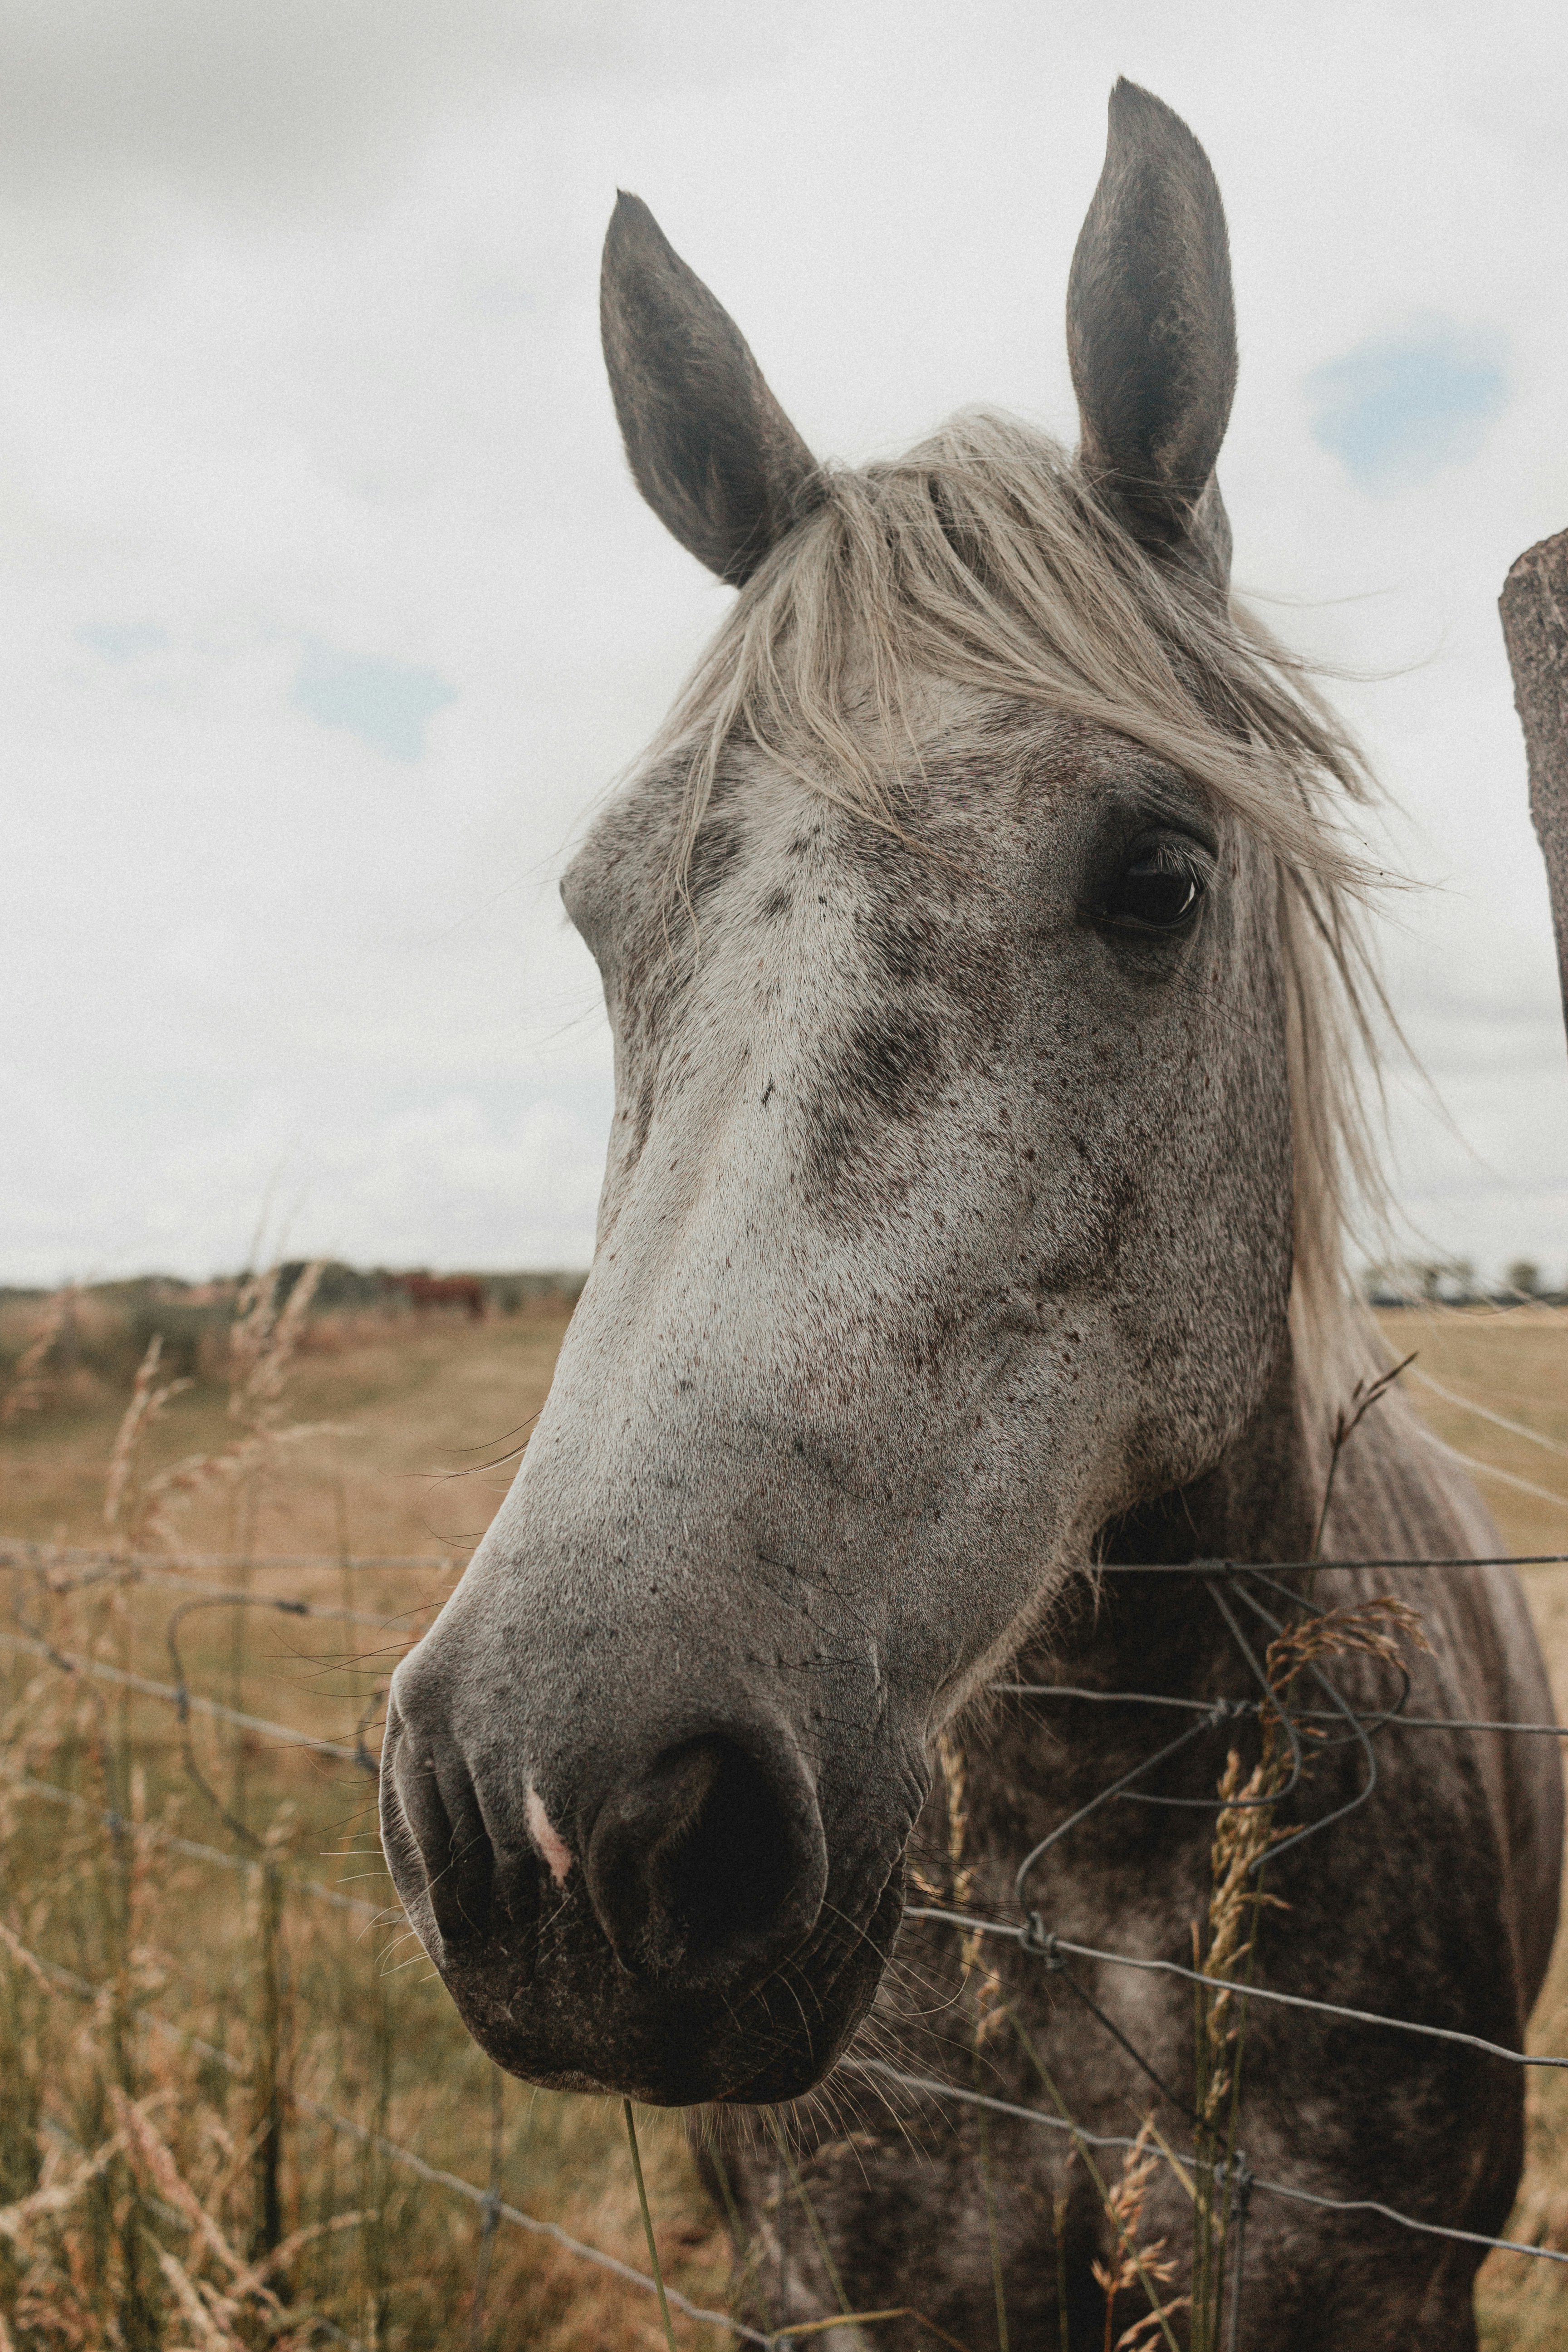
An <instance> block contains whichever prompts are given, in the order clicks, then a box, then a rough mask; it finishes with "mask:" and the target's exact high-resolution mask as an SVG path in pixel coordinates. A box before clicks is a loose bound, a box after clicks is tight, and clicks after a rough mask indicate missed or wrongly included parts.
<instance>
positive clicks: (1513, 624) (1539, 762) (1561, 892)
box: [1498, 530, 1568, 1021]
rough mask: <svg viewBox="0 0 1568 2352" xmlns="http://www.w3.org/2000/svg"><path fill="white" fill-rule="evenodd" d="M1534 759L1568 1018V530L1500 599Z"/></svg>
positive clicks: (1535, 554) (1549, 542)
mask: <svg viewBox="0 0 1568 2352" xmlns="http://www.w3.org/2000/svg"><path fill="white" fill-rule="evenodd" d="M1498 609H1499V611H1500V613H1501V614H1502V633H1503V637H1504V640H1505V642H1506V644H1507V646H1508V660H1509V667H1510V669H1511V670H1512V672H1513V698H1514V703H1515V706H1516V708H1517V709H1518V711H1519V719H1520V724H1521V727H1522V728H1523V730H1524V748H1525V752H1526V755H1527V756H1528V759H1529V761H1530V814H1531V819H1532V821H1533V823H1534V825H1535V832H1536V838H1537V839H1538V840H1539V842H1540V844H1541V854H1542V856H1543V857H1544V858H1545V860H1546V879H1547V882H1548V885H1549V886H1550V887H1551V891H1552V924H1553V927H1554V928H1555V929H1556V933H1557V976H1558V980H1559V982H1560V983H1561V985H1562V990H1563V1018H1564V1020H1565V1021H1568V530H1561V531H1559V532H1558V533H1557V536H1556V537H1555V539H1543V540H1542V541H1541V542H1540V544H1539V545H1538V546H1536V547H1531V548H1527V549H1526V551H1525V552H1524V553H1523V554H1522V555H1521V557H1520V559H1519V561H1518V562H1517V563H1516V564H1515V565H1514V566H1513V569H1512V570H1511V571H1510V573H1509V575H1508V578H1507V579H1506V581H1505V582H1504V583H1503V591H1502V594H1501V596H1500V599H1499V602H1498Z"/></svg>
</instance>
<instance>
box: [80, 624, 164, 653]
mask: <svg viewBox="0 0 1568 2352" xmlns="http://www.w3.org/2000/svg"><path fill="white" fill-rule="evenodd" d="M76 634H77V642H78V644H79V645H84V646H91V647H92V650H93V652H94V653H95V654H101V655H102V656H103V658H104V660H105V661H111V662H127V661H134V660H135V659H136V657H137V656H138V655H139V654H157V653H162V652H163V647H164V646H166V645H167V644H168V642H169V632H168V630H167V629H160V628H159V627H158V626H157V625H156V624H155V623H154V622H152V621H84V622H83V624H82V625H81V627H80V628H79V630H78V631H77V633H76Z"/></svg>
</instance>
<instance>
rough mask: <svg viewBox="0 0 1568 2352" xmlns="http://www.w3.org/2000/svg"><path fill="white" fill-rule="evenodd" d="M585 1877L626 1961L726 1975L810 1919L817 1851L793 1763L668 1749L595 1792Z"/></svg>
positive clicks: (779, 1944)
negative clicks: (633, 1775) (633, 1776)
mask: <svg viewBox="0 0 1568 2352" xmlns="http://www.w3.org/2000/svg"><path fill="white" fill-rule="evenodd" d="M792 1761H793V1759H792ZM584 1877H585V1879H586V1882H587V1888H588V1894H589V1896H590V1898H591V1900H592V1902H593V1906H594V1909H595V1912H596V1913H597V1915H598V1918H599V1923H600V1925H601V1927H603V1928H604V1930H605V1935H606V1936H607V1937H608V1938H609V1940H610V1944H611V1946H612V1948H613V1949H614V1951H615V1953H616V1958H618V1959H619V1960H621V1961H622V1962H623V1963H624V1964H625V1965H626V1967H627V1968H630V1969H656V1970H661V1971H662V1970H666V1969H674V1968H676V1967H678V1966H680V1965H682V1964H684V1965H685V1966H687V1967H688V1968H689V1969H696V1970H699V1971H701V1970H703V1969H715V1970H718V1971H721V1972H723V1973H725V1974H731V1973H733V1972H734V1971H735V1970H736V1969H738V1968H742V1967H744V1966H745V1965H747V1964H748V1963H749V1962H763V1961H765V1960H766V1959H768V1958H771V1957H773V1955H774V1954H776V1953H777V1952H778V1951H779V1950H780V1949H781V1948H784V1946H785V1945H787V1944H788V1943H790V1942H791V1941H795V1940H798V1938H799V1937H801V1936H803V1935H804V1934H805V1932H806V1931H807V1930H808V1929H809V1928H810V1927H811V1925H812V1922H813V1921H814V1920H815V1918H816V1914H817V1911H818V1909H819V1908H820V1906H821V1902H822V1895H823V1890H824V1886H825V1884H826V1846H825V1843H824V1840H823V1834H822V1824H821V1821H820V1818H819V1816H818V1814H817V1811H816V1801H815V1798H814V1797H813V1796H812V1793H811V1790H810V1789H809V1787H808V1786H807V1784H806V1781H805V1774H804V1772H803V1771H800V1770H799V1769H798V1768H797V1769H795V1770H794V1771H785V1772H783V1773H781V1774H780V1775H779V1776H778V1777H775V1776H774V1775H773V1774H772V1773H770V1772H769V1771H768V1770H767V1769H764V1767H763V1765H761V1764H760V1763H758V1762H757V1761H756V1759H754V1758H753V1757H752V1756H751V1755H749V1754H748V1753H747V1752H746V1751H745V1750H744V1749H743V1748H739V1747H737V1746H736V1745H735V1744H734V1743H733V1741H731V1740H729V1739H725V1738H701V1739H693V1740H690V1741H688V1742H687V1743H686V1744H685V1745H684V1746H683V1747H680V1748H670V1749H668V1751H667V1752H666V1753H665V1754H664V1755H663V1756H661V1757H659V1758H658V1760H657V1762H656V1763H654V1764H653V1765H652V1766H651V1767H650V1768H649V1769H648V1770H647V1772H645V1773H644V1774H643V1775H642V1777H641V1778H640V1780H636V1781H634V1782H631V1783H629V1784H628V1785H626V1786H624V1787H622V1788H620V1789H617V1790H614V1791H613V1792H612V1793H611V1795H610V1796H609V1797H607V1798H606V1799H605V1802H604V1803H603V1804H602V1805H601V1807H600V1809H599V1812H598V1817H597V1819H596V1820H595V1823H594V1828H593V1832H592V1834H591V1836H590V1837H589V1840H588V1847H587V1852H586V1853H585V1855H584Z"/></svg>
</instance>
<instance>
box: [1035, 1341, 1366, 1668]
mask: <svg viewBox="0 0 1568 2352" xmlns="http://www.w3.org/2000/svg"><path fill="white" fill-rule="evenodd" d="M1315 1420H1316V1415H1315V1412H1314V1400H1313V1399H1312V1398H1311V1396H1310V1392H1309V1391H1308V1390H1307V1388H1306V1385H1305V1383H1304V1382H1303V1381H1302V1380H1301V1378H1300V1369H1299V1367H1298V1365H1297V1363H1296V1360H1295V1357H1294V1354H1293V1351H1292V1349H1291V1347H1290V1343H1289V1339H1287V1340H1286V1341H1285V1343H1284V1344H1283V1346H1282V1348H1281V1350H1280V1354H1279V1360H1277V1362H1276V1365H1275V1368H1274V1372H1273V1374H1272V1377H1271V1379H1270V1381H1269V1384H1268V1390H1267V1391H1266V1392H1265V1395H1264V1398H1263V1401H1262V1402H1261V1403H1260V1405H1259V1406H1258V1411H1257V1412H1256V1413H1255V1414H1254V1416H1253V1418H1252V1420H1251V1422H1250V1423H1248V1425H1247V1429H1246V1430H1245V1431H1244V1432H1243V1433H1242V1435H1241V1436H1240V1437H1239V1438H1237V1440H1236V1441H1235V1443H1234V1444H1232V1445H1230V1446H1229V1447H1228V1448H1227V1449H1226V1453H1225V1454H1223V1455H1222V1456H1221V1458H1220V1460H1219V1461H1218V1462H1217V1463H1216V1464H1215V1467H1214V1468H1213V1469H1212V1470H1209V1471H1206V1472H1205V1474H1204V1475H1203V1476H1202V1477H1200V1478H1195V1479H1193V1480H1192V1481H1191V1482H1190V1483H1189V1484H1188V1485H1186V1486H1180V1487H1177V1488H1175V1489H1174V1490H1173V1491H1172V1492H1171V1493H1169V1494H1165V1495H1163V1496H1160V1497H1159V1498H1158V1500H1157V1501H1155V1502H1152V1503H1150V1504H1147V1505H1145V1506H1143V1507H1142V1508H1140V1509H1138V1510H1135V1511H1130V1512H1129V1513H1127V1514H1126V1516H1125V1517H1122V1518H1119V1519H1116V1520H1113V1521H1112V1522H1111V1523H1110V1526H1108V1527H1107V1528H1104V1529H1103V1530H1102V1533H1101V1538H1100V1557H1101V1559H1103V1560H1104V1561H1105V1562H1106V1564H1107V1565H1108V1566H1112V1565H1113V1566H1116V1567H1119V1568H1135V1567H1139V1566H1142V1565H1145V1564H1149V1565H1152V1564H1159V1565H1162V1566H1164V1565H1170V1566H1177V1565H1180V1564H1182V1563H1183V1562H1184V1561H1187V1560H1198V1559H1238V1560H1246V1559H1254V1560H1304V1559H1308V1558H1309V1557H1310V1553H1311V1550H1312V1544H1313V1538H1314V1535H1315V1533H1316V1529H1317V1522H1318V1517H1319V1515H1320V1511H1321V1504H1322V1492H1323V1479H1324V1475H1325V1472H1326V1468H1327V1459H1328V1448H1327V1445H1326V1444H1325V1443H1324V1442H1323V1440H1322V1438H1321V1435H1320V1434H1319V1433H1318V1432H1317V1430H1316V1427H1315ZM1134 1595H1136V1598H1135V1600H1134ZM1225 1645H1226V1634H1225V1632H1224V1627H1223V1624H1222V1622H1221V1621H1220V1620H1219V1619H1218V1617H1217V1616H1216V1615H1215V1613H1214V1612H1194V1609H1193V1603H1192V1587H1191V1585H1190V1583H1189V1582H1188V1580H1187V1579H1185V1578H1184V1577H1152V1576H1151V1577H1148V1578H1143V1577H1137V1578H1127V1577H1122V1576H1117V1577H1113V1578H1110V1579H1108V1580H1106V1583H1105V1585H1104V1586H1103V1587H1102V1588H1101V1597H1100V1598H1098V1599H1095V1598H1092V1597H1090V1596H1089V1595H1088V1594H1087V1593H1086V1594H1085V1595H1084V1597H1083V1598H1082V1600H1081V1601H1079V1602H1078V1603H1077V1604H1069V1607H1068V1610H1067V1611H1066V1612H1064V1613H1063V1614H1061V1615H1059V1616H1058V1617H1057V1618H1056V1619H1055V1620H1053V1622H1051V1623H1050V1624H1049V1625H1047V1628H1046V1629H1045V1631H1044V1632H1043V1633H1042V1634H1041V1635H1040V1636H1039V1637H1037V1640H1036V1641H1034V1642H1031V1643H1030V1644H1029V1645H1028V1648H1027V1651H1026V1658H1027V1659H1028V1660H1029V1661H1030V1662H1031V1665H1032V1667H1039V1666H1043V1665H1044V1664H1045V1663H1046V1661H1047V1659H1048V1660H1050V1661H1051V1662H1052V1663H1053V1664H1054V1666H1055V1668H1056V1670H1057V1672H1058V1674H1060V1673H1061V1671H1062V1669H1063V1668H1064V1667H1065V1666H1067V1665H1068V1664H1072V1665H1073V1667H1074V1670H1075V1672H1077V1671H1079V1670H1082V1671H1090V1670H1092V1672H1093V1675H1094V1677H1095V1679H1096V1680H1099V1679H1100V1678H1101V1677H1103V1679H1104V1681H1105V1683H1106V1685H1107V1687H1126V1688H1148V1687H1151V1684H1150V1674H1149V1670H1150V1666H1151V1664H1152V1663H1153V1662H1158V1666H1159V1677H1158V1681H1157V1684H1156V1685H1154V1686H1158V1687H1174V1685H1172V1684H1171V1683H1170V1682H1169V1679H1168V1678H1169V1676H1170V1675H1171V1674H1172V1672H1173V1670H1174V1671H1177V1672H1179V1671H1180V1670H1181V1667H1182V1665H1183V1664H1187V1665H1189V1666H1190V1667H1191V1669H1192V1670H1193V1671H1194V1673H1196V1672H1197V1671H1199V1669H1200V1668H1201V1666H1202V1664H1203V1661H1204V1659H1205V1658H1206V1656H1207V1655H1208V1654H1209V1652H1210V1651H1211V1650H1215V1649H1223V1648H1224V1647H1225ZM1020 1663H1023V1662H1022V1661H1021V1662H1020Z"/></svg>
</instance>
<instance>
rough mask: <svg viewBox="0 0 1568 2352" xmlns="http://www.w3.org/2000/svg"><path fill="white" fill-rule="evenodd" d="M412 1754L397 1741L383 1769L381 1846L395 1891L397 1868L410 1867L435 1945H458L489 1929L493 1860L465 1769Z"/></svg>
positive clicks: (407, 1744)
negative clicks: (420, 1883) (437, 1938)
mask: <svg viewBox="0 0 1568 2352" xmlns="http://www.w3.org/2000/svg"><path fill="white" fill-rule="evenodd" d="M412 1746H413V1743H412V1742H411V1741H410V1740H409V1738H407V1737H406V1735H405V1736H404V1737H403V1738H399V1739H398V1740H397V1742H396V1744H395V1749H394V1753H393V1756H392V1759H391V1769H386V1766H385V1765H384V1767H383V1771H382V1798H381V1815H382V1840H383V1843H384V1847H385V1849H386V1854H387V1859H388V1861H389V1863H390V1864H392V1866H393V1875H394V1878H395V1880H397V1881H398V1883H399V1884H400V1885H401V1884H402V1877H403V1874H400V1873H399V1871H398V1869H397V1863H398V1860H399V1859H400V1858H401V1859H403V1860H404V1862H405V1869H406V1865H407V1863H408V1862H410V1861H413V1860H416V1861H417V1864H418V1868H419V1871H420V1873H421V1874H422V1875H423V1878H424V1890H423V1891H424V1894H425V1897H426V1901H427V1902H428V1904H429V1906H430V1909H431V1912H432V1913H433V1915H434V1916H435V1922H436V1926H437V1928H438V1929H439V1930H440V1934H441V1939H442V1941H443V1943H444V1944H447V1945H455V1944H460V1943H463V1942H466V1941H467V1940H468V1939H469V1938H470V1937H475V1936H479V1935H482V1934H483V1933H484V1932H485V1929H486V1928H487V1927H488V1926H489V1916H490V1901H491V1892H492V1883H493V1880H494V1875H495V1856H494V1853H493V1852H492V1850H491V1846H490V1841H489V1833H488V1832H487V1831H486V1828H485V1824H484V1820H483V1817H482V1815H481V1814H480V1811H479V1799H478V1797H477V1796H476V1794H475V1791H474V1784H473V1781H472V1780H470V1778H469V1776H468V1769H467V1767H466V1766H465V1765H464V1764H463V1763H462V1761H461V1760H460V1759H458V1758H457V1757H456V1756H451V1757H444V1758H441V1759H437V1758H435V1757H432V1756H430V1755H425V1756H416V1755H415V1754H413V1753H411V1748H412ZM410 1844H412V1845H413V1847H414V1848H415V1850H416V1851H415V1854H414V1855H409V1853H408V1852H407V1849H408V1846H409V1845H410Z"/></svg>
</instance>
